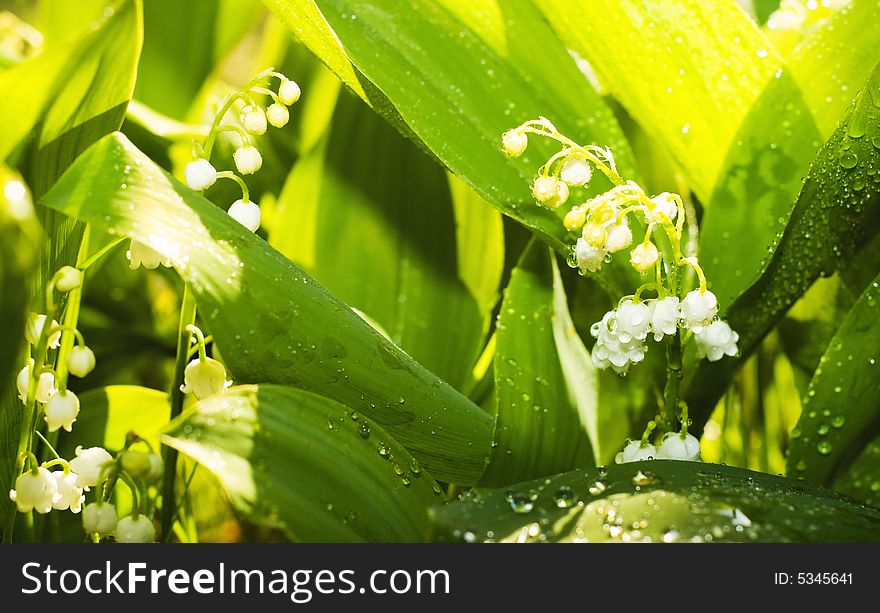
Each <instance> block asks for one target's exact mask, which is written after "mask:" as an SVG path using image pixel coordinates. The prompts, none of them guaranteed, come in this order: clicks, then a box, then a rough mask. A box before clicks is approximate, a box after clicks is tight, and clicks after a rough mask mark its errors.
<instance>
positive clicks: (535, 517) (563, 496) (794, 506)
mask: <svg viewBox="0 0 880 613" xmlns="http://www.w3.org/2000/svg"><path fill="white" fill-rule="evenodd" d="M432 515H433V519H434V540H440V541H462V540H465V541H468V542H474V541H477V542H480V541H491V542H517V543H521V542H538V541H541V542H575V543H587V542H618V543H620V542H624V543H631V542H654V543H659V542H663V543H673V542H698V543H705V542H710V541H711V542H756V541H757V542H864V541H873V542H875V541H878V540H880V531H878V530H877V526H878V522H880V510H878V509H875V508H872V507H867V506H862V505H859V504H857V503H855V502H853V501H852V500H849V499H847V498H844V497H842V496H840V495H838V494H835V493H833V492H830V491H828V490H823V489H820V488H816V487H813V486H811V485H808V484H806V483H804V482H801V481H792V480H789V479H784V478H782V477H776V476H772V475H767V474H764V473H758V472H752V471H748V470H743V469H741V468H733V467H730V466H723V465H718V464H703V463H701V462H683V461H675V460H657V461H650V462H637V463H633V464H617V465H613V466H609V467H608V468H604V467H602V468H597V469H591V470H587V471H582V470H578V471H572V472H569V473H565V474H562V475H557V476H555V477H552V478H549V479H539V480H536V481H531V482H527V483H521V484H519V485H517V486H514V487H512V488H506V489H504V490H495V491H491V492H485V493H484V492H475V493H473V494H470V495H468V496H465V497H464V498H463V499H462V500H459V501H457V502H453V503H452V504H449V505H446V506H444V507H436V508H434V509H432Z"/></svg>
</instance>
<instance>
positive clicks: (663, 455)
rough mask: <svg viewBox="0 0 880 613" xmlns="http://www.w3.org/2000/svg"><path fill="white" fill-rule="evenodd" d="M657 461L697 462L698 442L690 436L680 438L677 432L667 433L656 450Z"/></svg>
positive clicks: (698, 454)
mask: <svg viewBox="0 0 880 613" xmlns="http://www.w3.org/2000/svg"><path fill="white" fill-rule="evenodd" d="M657 459H662V460H688V461H691V462H694V461H699V459H700V441H698V440H697V439H696V437H694V436H692V435H690V434H686V435H684V436H682V435H681V434H679V433H678V432H669V433H667V434H666V435H665V436H664V437H663V442H662V443H661V444H660V448H659V449H658V450H657Z"/></svg>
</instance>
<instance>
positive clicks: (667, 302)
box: [648, 296, 678, 341]
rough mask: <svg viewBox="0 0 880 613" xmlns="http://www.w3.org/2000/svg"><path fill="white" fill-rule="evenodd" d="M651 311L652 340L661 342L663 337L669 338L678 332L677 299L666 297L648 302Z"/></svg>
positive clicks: (675, 297)
mask: <svg viewBox="0 0 880 613" xmlns="http://www.w3.org/2000/svg"><path fill="white" fill-rule="evenodd" d="M648 302H649V305H648V306H649V308H650V309H651V331H652V332H654V340H655V341H662V340H663V337H664V336H671V335H673V334H675V333H676V332H677V331H678V297H677V296H667V297H666V298H660V299H657V300H649V301H648Z"/></svg>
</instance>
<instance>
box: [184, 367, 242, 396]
mask: <svg viewBox="0 0 880 613" xmlns="http://www.w3.org/2000/svg"><path fill="white" fill-rule="evenodd" d="M230 384H231V381H227V380H226V368H224V367H223V364H221V363H220V362H218V361H217V360H214V359H212V358H204V359H201V358H196V359H194V360H193V361H192V362H190V363H189V364H187V365H186V369H185V370H184V371H183V385H182V386H181V388H180V390H181V391H182V392H183V393H184V394H192V395H193V396H195V397H196V399H198V400H201V399H202V398H207V397H208V396H213V395H214V394H217V393H219V392H222V391H223V390H225V389H226V388H227V387H229V385H230Z"/></svg>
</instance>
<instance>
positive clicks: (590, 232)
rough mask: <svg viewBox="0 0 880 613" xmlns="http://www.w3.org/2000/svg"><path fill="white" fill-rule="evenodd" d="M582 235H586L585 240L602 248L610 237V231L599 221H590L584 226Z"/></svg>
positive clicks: (593, 245) (597, 247) (592, 245)
mask: <svg viewBox="0 0 880 613" xmlns="http://www.w3.org/2000/svg"><path fill="white" fill-rule="evenodd" d="M581 236H583V237H584V240H585V241H587V243H589V244H590V246H591V247H595V248H596V249H602V248H604V246H605V241H606V240H607V239H608V232H607V231H606V230H605V228H604V227H602V226H600V225H599V224H597V223H588V224H587V225H585V226H584V229H583V232H581Z"/></svg>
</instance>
